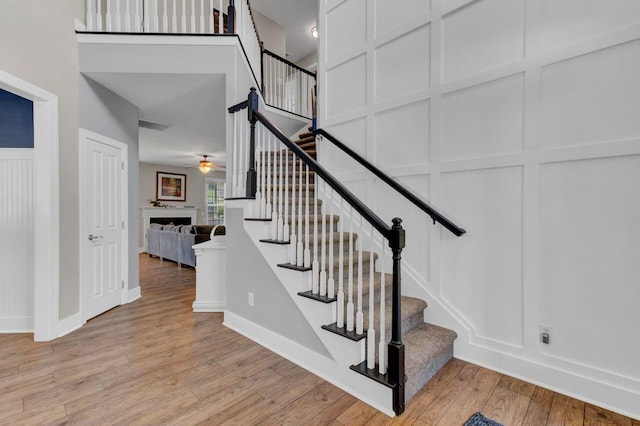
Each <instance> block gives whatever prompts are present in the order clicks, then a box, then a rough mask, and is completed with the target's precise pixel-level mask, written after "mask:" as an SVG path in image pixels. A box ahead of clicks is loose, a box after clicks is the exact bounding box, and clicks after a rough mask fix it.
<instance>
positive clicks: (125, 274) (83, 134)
mask: <svg viewBox="0 0 640 426" xmlns="http://www.w3.org/2000/svg"><path fill="white" fill-rule="evenodd" d="M78 137H79V143H78V156H79V179H78V181H79V186H78V191H79V192H78V201H79V202H78V205H79V208H78V210H79V218H80V219H79V221H78V224H79V230H80V232H79V233H78V238H79V241H78V243H79V264H78V269H79V271H78V273H79V274H80V275H79V276H80V283H81V284H80V286H79V288H80V289H79V297H80V315H81V318H82V319H83V320H84V321H86V320H88V319H89V318H86V306H85V288H84V284H83V283H84V274H85V268H84V266H85V251H84V247H85V242H86V241H85V234H84V226H85V219H84V210H85V209H84V205H85V199H84V198H85V197H84V193H85V191H84V189H85V187H84V181H85V180H84V178H83V177H84V176H85V175H86V169H85V162H84V155H85V148H86V147H85V140H86V139H89V138H91V139H95V140H97V141H99V142H101V143H104V144H105V145H108V146H111V147H113V148H115V149H118V150H120V161H121V162H122V171H121V173H122V176H121V186H122V187H121V193H120V194H121V206H122V208H121V213H122V221H123V223H124V226H123V227H122V229H121V234H120V238H121V243H122V244H121V246H122V259H121V261H122V275H121V277H120V280H121V281H122V282H123V283H124V284H123V287H122V290H121V299H120V304H121V305H123V304H125V303H128V301H132V300H134V299H132V300H129V294H128V286H129V219H128V212H129V201H128V200H129V196H128V194H129V185H128V182H129V164H128V163H129V150H128V146H127V145H126V144H125V143H123V142H120V141H117V140H115V139H111V138H109V137H106V136H104V135H101V134H99V133H95V132H92V131H90V130H87V129H83V128H80V129H79V131H78ZM138 289H139V287H138Z"/></svg>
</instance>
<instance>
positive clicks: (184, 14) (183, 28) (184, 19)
mask: <svg viewBox="0 0 640 426" xmlns="http://www.w3.org/2000/svg"><path fill="white" fill-rule="evenodd" d="M180 32H181V33H183V34H184V33H186V32H187V0H182V16H181V19H180Z"/></svg>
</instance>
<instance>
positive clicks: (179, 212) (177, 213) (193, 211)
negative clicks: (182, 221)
mask: <svg viewBox="0 0 640 426" xmlns="http://www.w3.org/2000/svg"><path fill="white" fill-rule="evenodd" d="M140 210H142V222H143V226H144V251H145V252H146V251H147V229H149V224H150V223H151V218H152V217H190V218H191V224H192V225H195V224H196V223H198V209H197V208H195V207H167V208H164V207H141V208H140Z"/></svg>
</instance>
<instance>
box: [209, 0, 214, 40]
mask: <svg viewBox="0 0 640 426" xmlns="http://www.w3.org/2000/svg"><path fill="white" fill-rule="evenodd" d="M207 13H209V15H208V16H207V22H208V24H207V25H209V26H210V27H211V28H210V29H209V33H211V34H214V33H215V32H216V24H215V19H216V18H215V16H213V0H209V10H208V11H207Z"/></svg>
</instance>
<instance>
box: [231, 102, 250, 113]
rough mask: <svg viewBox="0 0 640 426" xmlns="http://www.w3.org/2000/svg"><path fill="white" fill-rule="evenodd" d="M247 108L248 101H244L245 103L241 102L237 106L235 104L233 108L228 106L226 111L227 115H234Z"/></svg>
mask: <svg viewBox="0 0 640 426" xmlns="http://www.w3.org/2000/svg"><path fill="white" fill-rule="evenodd" d="M248 106H249V101H248V100H246V101H242V102H240V103H237V104H235V105H233V106H230V107H229V108H227V111H229V114H234V113H236V112H238V111H240V110H243V109H245V108H246V107H248Z"/></svg>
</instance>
